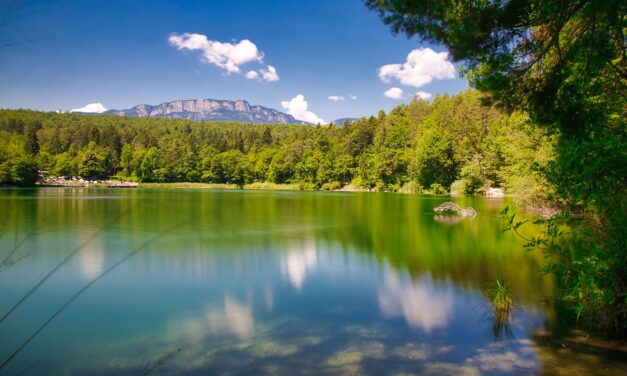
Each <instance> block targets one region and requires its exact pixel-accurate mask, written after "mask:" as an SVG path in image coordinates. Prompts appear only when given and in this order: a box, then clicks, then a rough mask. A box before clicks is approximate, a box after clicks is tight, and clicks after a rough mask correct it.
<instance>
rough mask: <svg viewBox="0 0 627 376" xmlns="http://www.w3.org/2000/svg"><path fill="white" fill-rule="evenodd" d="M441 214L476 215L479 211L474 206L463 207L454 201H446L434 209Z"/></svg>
mask: <svg viewBox="0 0 627 376" xmlns="http://www.w3.org/2000/svg"><path fill="white" fill-rule="evenodd" d="M433 211H434V212H436V213H437V214H439V215H453V216H458V217H474V216H476V215H477V212H476V211H475V209H473V208H466V209H463V208H462V207H461V206H459V205H457V204H454V203H452V202H445V203H443V204H442V205H440V206H438V207H437V208H435V209H433Z"/></svg>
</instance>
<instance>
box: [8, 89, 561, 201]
mask: <svg viewBox="0 0 627 376" xmlns="http://www.w3.org/2000/svg"><path fill="white" fill-rule="evenodd" d="M0 132H1V134H0V181H1V182H2V184H13V185H28V184H32V183H34V180H35V177H36V171H37V170H45V171H48V172H49V173H50V174H52V175H57V176H68V177H69V176H81V177H83V178H87V179H104V178H109V177H112V176H117V177H120V178H122V179H130V180H137V181H141V182H182V181H186V182H211V183H230V184H237V185H240V186H241V185H243V184H246V183H251V182H273V183H297V184H299V185H301V187H302V188H304V189H337V188H341V187H342V186H344V185H347V184H352V185H353V186H355V187H361V188H366V189H376V190H390V191H400V190H405V191H410V192H417V191H421V190H430V191H434V192H443V191H445V190H446V191H448V190H449V189H451V186H452V189H453V190H454V191H456V192H459V193H462V192H466V193H475V192H477V191H480V190H482V189H485V188H486V187H490V186H501V187H504V188H505V189H506V191H509V192H510V193H516V192H518V193H525V194H527V195H539V194H540V192H541V191H542V190H543V188H544V187H543V186H542V185H543V183H542V178H541V175H542V170H543V169H544V168H546V167H547V165H548V163H549V162H550V161H551V158H552V156H553V146H552V145H553V144H552V141H551V137H550V136H549V135H547V134H546V133H545V132H544V131H540V130H538V129H536V128H535V127H533V126H532V125H531V124H529V122H528V120H527V118H526V117H525V116H523V115H520V114H514V115H511V116H510V115H505V114H503V113H501V112H500V111H499V110H498V109H496V108H494V107H484V106H482V104H481V98H480V94H479V93H478V92H475V91H467V92H465V93H462V94H459V95H456V96H453V97H448V96H439V97H436V98H435V99H434V100H433V101H432V103H429V102H427V101H423V100H419V99H415V100H413V101H412V102H411V103H409V104H408V105H400V106H398V107H396V108H395V109H393V110H392V111H391V112H390V113H389V114H385V113H383V112H382V111H381V112H380V113H379V114H378V116H377V117H370V118H364V119H360V120H357V121H355V122H353V123H351V124H346V125H344V126H334V125H330V126H307V125H254V124H244V123H231V122H192V121H185V120H167V119H148V118H120V117H115V116H87V115H73V114H57V113H42V112H34V111H22V110H20V111H12V110H3V111H0Z"/></svg>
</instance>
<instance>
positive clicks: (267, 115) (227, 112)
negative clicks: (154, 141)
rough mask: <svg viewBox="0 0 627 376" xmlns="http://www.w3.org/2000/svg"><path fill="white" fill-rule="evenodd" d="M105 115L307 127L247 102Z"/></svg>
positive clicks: (171, 105)
mask: <svg viewBox="0 0 627 376" xmlns="http://www.w3.org/2000/svg"><path fill="white" fill-rule="evenodd" d="M103 113H104V114H107V115H117V116H128V117H156V118H169V119H189V120H198V121H242V122H251V123H286V124H308V123H306V122H304V121H300V120H296V119H294V117H293V116H292V115H288V114H286V113H283V112H280V111H277V110H274V109H272V108H267V107H263V106H252V105H250V104H249V103H248V102H247V101H244V100H238V101H228V100H216V99H190V100H177V101H172V102H163V103H161V104H158V105H155V106H152V105H149V104H140V105H137V106H135V107H133V108H130V109H128V110H108V111H105V112H103Z"/></svg>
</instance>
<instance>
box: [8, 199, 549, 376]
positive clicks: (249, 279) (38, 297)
mask: <svg viewBox="0 0 627 376" xmlns="http://www.w3.org/2000/svg"><path fill="white" fill-rule="evenodd" d="M6 192H9V191H6ZM14 192H17V193H11V194H12V195H15V196H17V197H20V199H12V198H11V197H7V195H6V194H5V196H3V192H1V191H0V214H3V213H10V214H11V217H10V221H11V222H10V223H9V224H8V225H7V226H8V227H7V228H11V229H12V228H14V227H15V224H16V223H17V224H19V226H18V227H17V228H19V229H20V233H19V234H18V239H21V238H22V237H24V236H26V234H27V231H28V230H27V229H33V228H41V227H42V226H41V225H42V223H44V219H45V218H46V217H47V216H51V218H54V219H55V222H54V223H50V224H49V226H48V224H47V225H46V229H47V230H46V231H45V232H44V231H42V232H37V233H36V234H35V235H33V237H32V239H29V242H28V249H26V246H25V247H24V249H23V250H22V251H26V250H28V251H31V249H32V251H33V252H35V253H33V256H32V257H28V258H26V259H24V261H23V262H20V263H18V264H16V265H15V266H14V267H11V268H8V269H7V270H6V271H3V272H2V273H0V296H1V297H2V298H1V299H0V312H5V311H6V310H7V309H8V307H10V306H11V304H13V303H14V302H15V301H17V300H18V299H19V297H20V296H21V294H23V292H24V291H28V289H29V288H31V286H32V285H33V284H35V283H36V282H37V281H39V280H40V279H41V277H42V275H45V273H46V272H48V271H49V270H50V269H51V268H52V267H53V266H54V265H56V264H57V263H58V262H59V260H62V259H63V258H64V257H66V256H67V254H68V252H70V251H71V250H72V249H76V248H77V247H81V248H80V253H78V254H77V257H75V258H73V259H72V260H73V261H72V262H71V263H68V264H67V265H63V267H62V268H60V269H59V271H58V273H57V274H56V275H55V278H50V279H49V280H47V281H46V283H45V285H44V286H42V289H41V290H42V291H41V293H37V294H34V295H33V297H32V299H31V298H29V300H28V301H27V302H26V303H25V305H24V307H22V308H21V309H22V311H21V312H20V315H17V314H16V315H14V316H12V317H11V320H13V321H12V322H10V323H8V322H7V324H8V325H1V324H0V356H1V357H6V355H7V354H6V353H7V352H9V351H10V350H11V349H14V348H15V347H16V346H17V345H19V341H20V340H22V339H23V338H25V337H26V336H28V335H29V334H30V333H31V332H32V330H33V328H36V327H37V326H38V325H40V324H41V322H43V321H44V320H46V318H47V315H49V314H50V312H53V311H54V309H55V308H56V307H58V305H59V304H61V303H62V302H63V301H65V300H66V299H67V296H68V295H71V294H72V293H73V292H75V291H76V290H77V289H78V288H80V286H83V285H84V284H85V280H93V279H94V278H96V276H98V275H100V274H102V273H103V272H104V271H106V270H107V268H109V267H110V266H111V264H112V263H115V262H116V260H121V258H122V257H124V256H125V255H126V254H128V252H130V251H131V250H133V249H136V248H137V247H138V246H139V245H140V244H143V243H144V242H145V241H146V240H147V239H151V238H153V237H154V236H155V235H156V234H157V233H158V232H159V231H161V230H160V229H163V228H169V226H171V224H172V223H178V222H179V221H180V222H184V221H190V222H189V223H190V225H185V226H184V227H183V228H180V229H177V230H176V231H173V232H171V233H166V234H163V235H162V236H161V237H160V238H159V241H155V242H154V243H151V245H150V247H146V249H145V250H144V251H142V253H139V254H137V255H136V256H134V257H132V258H130V259H128V261H127V262H125V263H123V264H122V265H120V267H119V268H117V269H116V270H115V272H112V273H109V274H108V275H107V276H106V277H105V278H102V279H101V280H99V281H98V282H97V283H96V284H95V285H94V287H93V288H90V289H89V290H87V291H86V292H85V293H84V294H82V295H81V296H80V298H78V299H76V301H75V302H74V303H73V304H72V305H70V306H69V307H68V309H66V310H65V311H64V312H63V314H62V315H59V317H58V318H56V319H55V321H54V322H53V323H52V324H51V325H50V326H48V327H47V328H46V329H45V330H44V331H42V333H41V335H40V336H38V337H37V341H33V342H32V343H31V344H29V346H28V347H26V348H25V349H24V351H23V352H22V353H20V356H19V357H16V358H15V360H14V361H13V362H12V363H11V364H10V365H9V367H8V368H6V369H3V370H2V372H5V371H6V373H7V374H17V373H19V372H20V371H21V370H22V369H25V368H26V367H28V366H29V365H30V364H33V363H37V364H38V366H37V367H38V368H36V369H33V370H32V371H31V373H32V374H55V373H56V374H81V375H100V374H121V375H125V374H144V373H145V372H146V370H149V371H150V372H151V373H162V374H181V373H188V374H224V373H226V372H230V373H231V374H242V375H247V374H264V373H275V374H277V373H278V374H299V373H305V372H309V373H310V374H351V373H352V374H356V373H359V374H370V375H379V374H402V373H407V372H413V373H418V374H464V373H466V374H508V373H515V372H522V373H529V372H531V373H533V372H536V371H538V370H539V369H540V365H539V361H538V359H537V355H535V353H534V350H535V351H539V350H538V346H537V344H534V343H529V342H528V341H526V339H527V338H529V337H530V335H531V334H530V333H531V332H532V330H533V328H534V327H543V325H544V322H545V321H544V320H546V319H547V318H551V316H550V315H549V313H550V310H551V307H550V306H545V305H542V304H539V303H538V302H539V301H548V298H547V297H550V296H551V294H552V286H553V284H552V282H551V281H550V280H549V281H548V282H547V281H546V280H545V279H543V278H542V277H541V274H540V269H541V267H542V262H543V260H542V257H541V256H540V255H534V254H530V253H526V252H525V251H524V250H523V249H522V248H521V247H520V244H519V243H518V242H517V240H516V239H515V238H514V237H513V236H512V235H511V234H507V233H503V232H502V231H501V230H500V227H499V223H500V222H499V219H498V215H497V214H496V212H497V211H498V210H500V208H501V207H495V208H492V206H493V205H495V204H494V203H493V202H491V201H485V200H483V199H481V198H466V197H460V198H455V199H454V200H456V202H458V203H459V204H460V205H461V206H464V207H467V206H472V207H474V208H476V209H477V211H479V212H480V213H481V215H480V216H477V218H476V219H474V220H472V221H471V220H464V221H461V222H460V223H458V224H456V225H455V226H443V225H441V224H440V223H437V222H435V221H434V220H433V214H432V208H433V207H435V206H437V205H438V204H440V203H441V202H442V201H444V200H449V199H448V198H439V197H431V196H430V197H419V196H409V195H394V194H322V193H312V192H298V193H293V192H291V193H281V192H240V191H228V192H220V191H172V190H163V191H162V190H134V191H109V190H108V191H106V192H107V194H106V195H105V194H102V192H92V191H90V190H74V191H72V190H69V191H65V190H46V191H45V192H44V193H45V197H42V195H39V196H37V194H32V193H28V192H29V191H14ZM35 192H43V191H35ZM90 192H91V193H90ZM42 194H43V193H42ZM8 196H10V195H8ZM84 198H89V199H84ZM499 205H500V204H499ZM497 206H498V205H497ZM122 212H124V213H126V212H128V215H126V214H125V215H120V213H122ZM114 218H119V219H116V220H115V224H113V225H110V226H109V225H107V223H110V222H111V221H112V220H113V219H114ZM0 220H1V218H0ZM185 223H187V222H185ZM103 227H104V230H102V229H103ZM4 234H5V236H4V237H0V256H3V255H5V254H6V253H7V251H6V250H11V249H12V247H14V245H15V239H14V237H13V236H7V234H8V233H7V232H6V231H5V233H4ZM10 234H11V235H13V233H12V232H11V233H10ZM85 234H94V235H93V237H94V238H93V241H89V242H88V243H89V244H87V245H85V246H84V247H83V246H81V244H83V243H85V242H87V241H88V240H89V239H91V238H85ZM3 251H4V252H3ZM497 277H499V278H501V277H502V278H505V279H507V280H508V281H510V282H511V283H512V284H513V285H514V286H516V292H517V296H516V297H517V299H520V301H521V302H522V304H521V307H522V309H523V310H524V311H525V315H520V316H516V317H515V320H514V322H513V323H512V329H511V330H513V331H515V332H516V338H519V339H511V340H509V341H501V342H497V343H496V344H494V342H495V341H494V338H493V337H492V324H493V321H492V320H486V319H485V317H484V316H483V315H482V312H481V311H480V310H474V308H476V307H481V305H482V304H483V305H485V304H486V303H487V300H486V298H485V296H484V295H483V294H482V293H481V291H482V290H483V289H484V288H485V287H486V286H487V285H488V284H489V283H492V282H493V281H494V280H495V278H497ZM23 313H27V314H23ZM408 328H409V329H411V330H408ZM525 341H526V342H525ZM95 354H96V355H95Z"/></svg>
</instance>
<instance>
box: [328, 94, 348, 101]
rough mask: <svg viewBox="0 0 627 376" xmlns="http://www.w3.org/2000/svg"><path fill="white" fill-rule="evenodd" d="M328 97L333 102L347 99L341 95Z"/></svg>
mask: <svg viewBox="0 0 627 376" xmlns="http://www.w3.org/2000/svg"><path fill="white" fill-rule="evenodd" d="M327 98H329V100H330V101H333V102H341V101H343V100H345V99H346V98H344V97H343V96H341V95H329V96H328V97H327Z"/></svg>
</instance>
